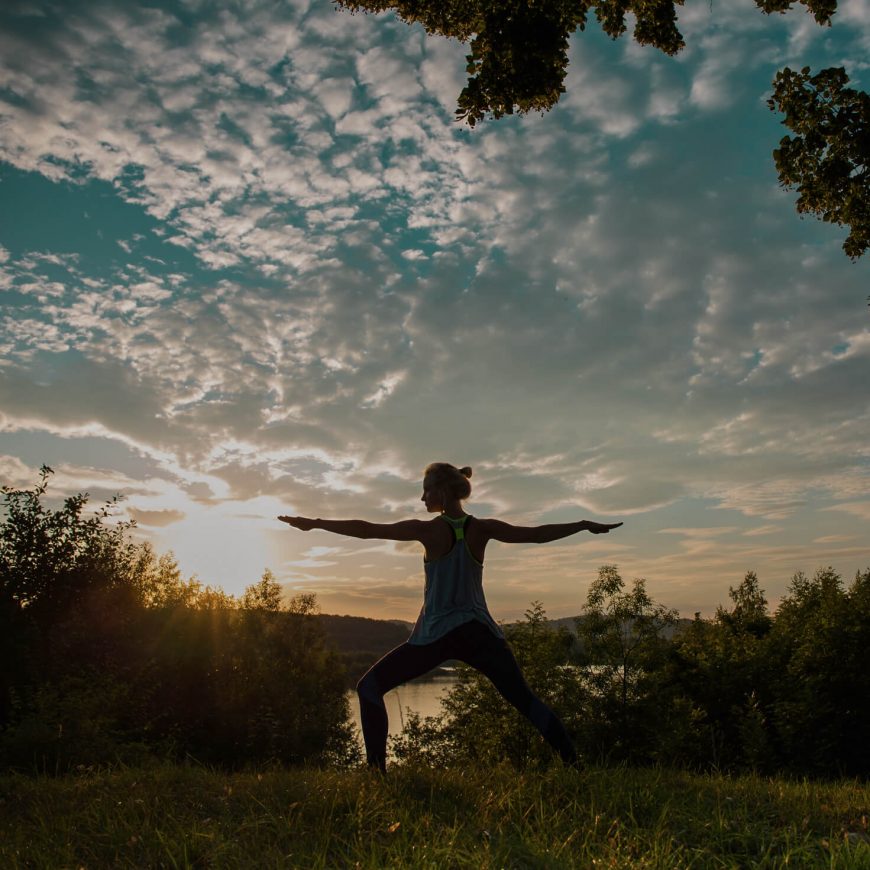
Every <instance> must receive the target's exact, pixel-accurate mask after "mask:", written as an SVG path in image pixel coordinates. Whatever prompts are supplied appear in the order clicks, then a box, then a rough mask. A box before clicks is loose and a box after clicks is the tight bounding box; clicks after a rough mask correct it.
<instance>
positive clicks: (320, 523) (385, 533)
mask: <svg viewBox="0 0 870 870" xmlns="http://www.w3.org/2000/svg"><path fill="white" fill-rule="evenodd" d="M278 519H279V520H281V522H282V523H287V525H288V526H293V528H294V529H299V530H300V531H303V532H309V531H311V529H323V531H325V532H332V533H333V534H336V535H346V536H347V537H349V538H378V539H380V540H384V541H422V540H423V535H424V531H425V529H426V528H427V527H428V526H429V523H427V522H425V521H423V520H401V521H400V522H398V523H370V522H368V521H366V520H321V519H311V518H309V517H287V516H281V517H278Z"/></svg>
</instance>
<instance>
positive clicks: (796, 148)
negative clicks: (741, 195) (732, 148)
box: [768, 67, 870, 260]
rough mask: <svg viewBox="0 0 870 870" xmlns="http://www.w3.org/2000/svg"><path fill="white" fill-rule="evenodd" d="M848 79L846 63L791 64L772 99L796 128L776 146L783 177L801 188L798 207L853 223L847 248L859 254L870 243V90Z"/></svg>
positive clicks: (822, 217) (853, 255)
mask: <svg viewBox="0 0 870 870" xmlns="http://www.w3.org/2000/svg"><path fill="white" fill-rule="evenodd" d="M848 83H849V76H848V75H847V74H846V71H845V70H844V69H843V68H842V67H832V68H829V69H824V70H822V71H821V72H819V73H817V74H816V75H812V73H811V71H810V68H809V67H804V68H803V69H802V70H801V71H800V72H795V71H794V70H791V69H789V68H788V67H786V68H785V69H784V70H782V71H780V72H778V73H777V74H776V78H775V79H774V83H773V96H772V97H771V99H770V100H768V105H769V106H770V108H771V109H772V110H778V111H780V112H782V113H783V114H784V115H785V118H784V119H783V124H785V125H786V126H787V127H788V128H789V129H790V130H792V132H793V133H794V134H795V135H794V136H785V137H784V138H783V139H782V141H781V142H780V143H779V148H777V149H776V150H775V151H774V152H773V157H774V160H775V161H776V169H777V171H778V172H779V180H780V183H781V184H782V186H783V187H796V188H797V191H798V194H799V195H798V200H797V210H798V212H800V213H802V214H803V213H811V214H815V215H816V216H817V217H818V218H819V219H820V220H823V221H827V222H828V223H835V224H838V225H840V226H847V227H849V235H848V236H847V237H846V241H845V242H843V250H844V251H845V252H846V254H848V256H849V257H851V258H852V259H853V260H855V259H857V258H858V257H860V256H861V255H862V254H863V253H864V252H865V251H866V250H867V248H868V247H870V95H868V94H866V93H864V92H863V91H856V90H854V89H853V88H849V87H846V85H848Z"/></svg>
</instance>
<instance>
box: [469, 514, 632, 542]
mask: <svg viewBox="0 0 870 870" xmlns="http://www.w3.org/2000/svg"><path fill="white" fill-rule="evenodd" d="M480 522H481V523H483V525H484V528H485V529H486V532H487V535H488V536H489V537H490V538H494V539H495V540H496V541H503V542H504V543H506V544H546V543H548V542H549V541H558V540H559V539H560V538H567V537H568V536H569V535H575V534H577V532H591V533H592V534H593V535H606V534H607V533H608V532H609V531H610V530H611V529H616V528H619V526H621V525H622V523H595V522H592V520H578V521H577V522H574V523H550V524H548V525H545V526H512V525H511V524H510V523H505V522H502V521H501V520H481V521H480Z"/></svg>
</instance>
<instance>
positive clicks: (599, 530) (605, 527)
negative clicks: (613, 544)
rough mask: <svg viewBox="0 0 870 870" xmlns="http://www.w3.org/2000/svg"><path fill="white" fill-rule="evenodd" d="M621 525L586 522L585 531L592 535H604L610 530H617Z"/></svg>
mask: <svg viewBox="0 0 870 870" xmlns="http://www.w3.org/2000/svg"><path fill="white" fill-rule="evenodd" d="M621 525H622V523H593V522H592V520H586V531H587V532H592V534H593V535H606V534H607V533H608V532H609V531H610V530H611V529H618V528H619V527H620V526H621Z"/></svg>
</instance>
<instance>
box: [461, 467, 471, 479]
mask: <svg viewBox="0 0 870 870" xmlns="http://www.w3.org/2000/svg"><path fill="white" fill-rule="evenodd" d="M459 473H460V474H461V475H462V476H463V477H471V466H470V465H463V466H462V468H460V469H459Z"/></svg>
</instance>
